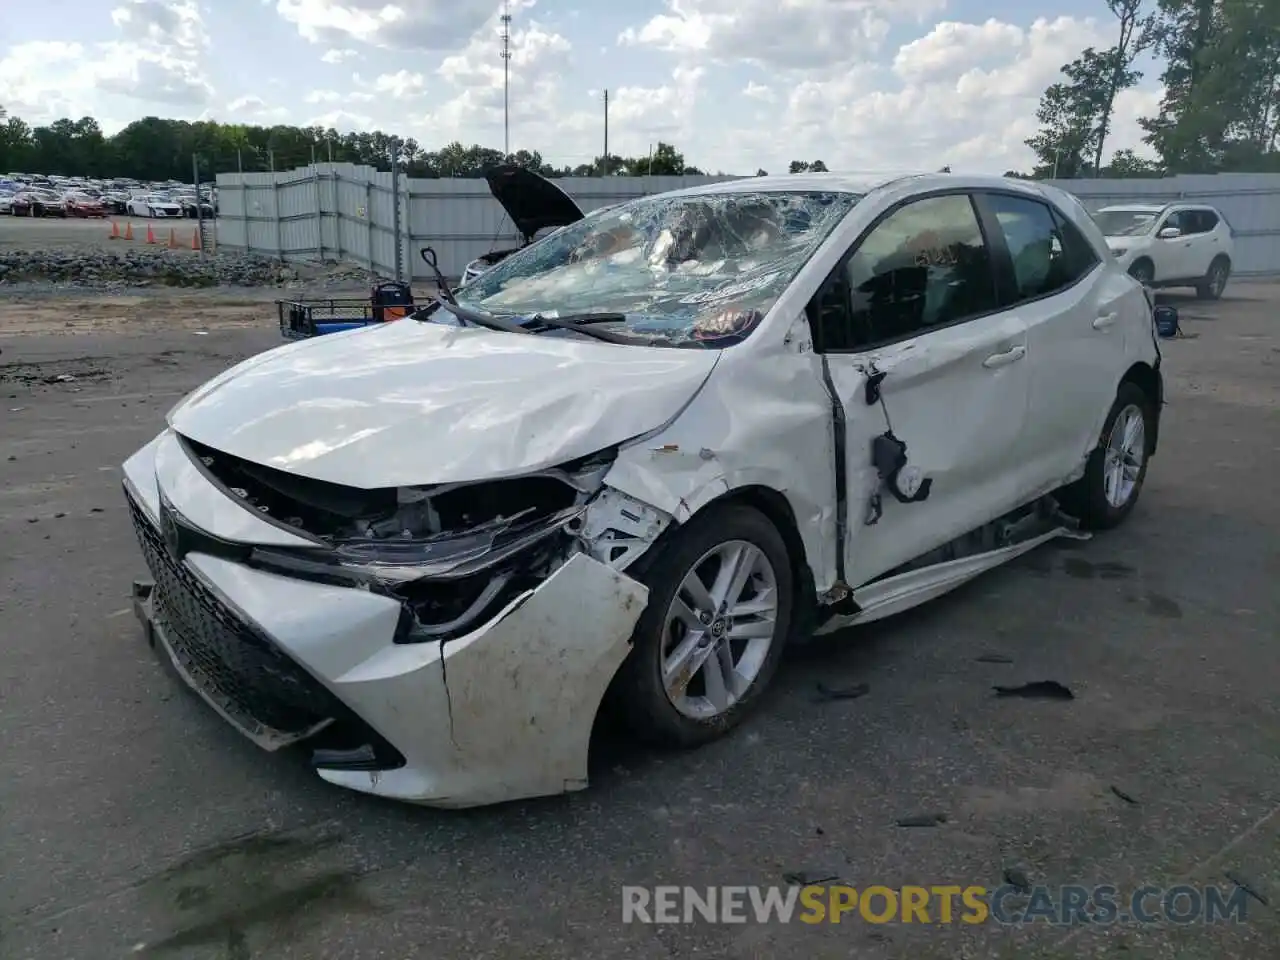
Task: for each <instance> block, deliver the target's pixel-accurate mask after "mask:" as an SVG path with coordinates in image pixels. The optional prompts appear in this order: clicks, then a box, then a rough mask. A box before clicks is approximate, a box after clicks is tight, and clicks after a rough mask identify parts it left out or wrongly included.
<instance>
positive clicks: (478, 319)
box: [414, 247, 532, 333]
mask: <svg viewBox="0 0 1280 960" xmlns="http://www.w3.org/2000/svg"><path fill="white" fill-rule="evenodd" d="M418 253H419V254H421V256H422V259H423V261H424V262H425V263H426V265H427V266H428V267H430V268H431V272H432V273H434V274H435V277H436V287H437V289H438V290H439V292H438V293H437V295H436V296H435V297H434V298H433V299H432V301H431V302H432V303H434V304H435V305H436V307H437V308H440V307H443V308H444V309H445V310H448V311H449V312H450V313H452V314H453V315H454V316H455V317H457V318H458V320H459V321H461V322H462V324H463V325H466V324H468V323H474V324H475V325H476V326H477V327H488V328H489V329H490V330H502V331H504V332H505V333H532V331H531V330H526V329H525V328H524V327H522V326H521V325H520V324H518V323H512V322H511V321H509V320H504V319H502V318H501V317H495V316H494V315H493V314H491V313H485V312H484V311H482V310H473V309H471V308H470V307H464V306H462V305H461V304H460V303H458V298H457V297H455V296H454V295H453V290H452V289H450V287H449V281H447V280H446V279H445V278H444V274H443V273H441V272H440V267H439V266H437V264H436V252H435V251H434V250H433V249H431V248H430V247H423V248H422V249H421V250H419V251H418ZM414 316H417V313H416V312H415V313H414Z"/></svg>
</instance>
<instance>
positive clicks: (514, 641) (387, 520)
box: [124, 174, 1165, 806]
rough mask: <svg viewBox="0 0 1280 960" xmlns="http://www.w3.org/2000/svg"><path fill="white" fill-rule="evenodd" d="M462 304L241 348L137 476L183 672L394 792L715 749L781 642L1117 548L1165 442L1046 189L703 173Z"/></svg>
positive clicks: (1150, 340)
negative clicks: (592, 745) (624, 744)
mask: <svg viewBox="0 0 1280 960" xmlns="http://www.w3.org/2000/svg"><path fill="white" fill-rule="evenodd" d="M444 297H445V298H444V300H442V301H436V302H435V303H433V304H432V305H430V306H428V307H427V308H425V309H424V310H422V311H420V312H419V313H417V314H415V315H413V316H411V317H409V318H406V319H404V320H400V321H396V322H393V323H388V324H380V325H377V326H374V327H369V328H365V329H363V330H358V331H352V332H349V333H340V334H335V335H331V336H327V337H318V338H316V339H313V340H307V341H303V342H299V343H294V344H289V345H286V346H282V347H279V348H277V349H274V350H270V351H268V352H266V353H263V354H261V355H259V356H256V357H253V358H251V359H249V360H247V361H245V362H243V363H241V364H240V365H238V366H236V367H234V368H232V369H231V370H228V371H227V372H225V373H223V374H221V375H220V376H218V377H216V378H214V379H213V380H212V381H210V382H209V383H207V384H205V385H204V386H203V387H201V388H199V389H197V390H196V391H194V392H193V393H192V394H190V395H189V396H188V397H186V398H185V399H184V400H183V401H182V402H180V403H179V404H178V405H177V406H176V407H175V408H174V409H173V410H172V412H171V413H170V414H169V417H168V424H167V426H166V427H165V429H164V430H163V432H162V433H160V435H159V436H157V437H156V438H155V439H154V440H153V441H151V442H150V443H148V444H147V445H146V446H145V447H143V448H142V449H141V450H140V451H138V452H137V453H136V454H135V455H134V456H133V457H131V458H130V459H129V460H128V461H127V462H126V464H125V466H124V472H125V490H126V494H127V498H128V502H129V505H130V508H131V510H132V515H133V518H134V522H135V524H136V528H137V533H138V538H139V541H140V543H141V546H142V552H143V554H144V556H145V559H146V563H147V565H148V567H149V568H150V574H151V575H150V578H149V579H147V580H140V581H138V582H137V583H136V584H135V587H134V598H135V608H136V610H137V612H138V614H139V616H140V618H141V620H142V622H143V623H144V625H145V629H146V633H147V636H148V638H149V640H150V641H151V643H152V644H153V646H154V647H155V648H156V649H157V650H158V651H160V652H161V653H162V654H163V656H162V659H163V660H164V661H165V662H166V663H170V664H172V665H173V666H174V667H175V668H176V671H177V673H178V674H179V675H180V676H181V678H182V679H183V680H185V682H186V683H187V684H189V685H190V686H191V687H192V688H194V689H195V690H196V691H197V692H198V693H199V694H200V695H201V696H202V697H203V698H204V699H205V700H206V701H207V702H208V703H209V704H210V705H211V706H212V708H213V709H214V710H216V711H217V712H218V713H220V714H221V715H222V716H223V717H224V718H225V719H226V720H228V721H230V722H231V723H232V724H234V725H235V726H236V727H238V728H239V729H240V730H241V731H243V732H244V733H245V734H247V735H248V736H249V737H251V738H252V739H253V740H254V741H256V742H257V743H258V744H260V745H261V746H263V747H265V748H267V749H274V748H278V747H280V746H283V745H285V744H289V743H294V742H297V741H302V740H307V741H309V743H310V745H311V747H312V753H311V762H312V764H313V765H314V767H315V769H316V770H317V772H318V773H319V775H320V776H322V777H324V778H325V779H326V780H329V781H331V782H333V783H336V784H340V785H343V786H346V787H350V788H353V789H356V790H361V791H365V792H368V793H373V794H378V795H382V796H386V797H393V798H397V799H401V800H408V801H415V802H421V803H427V804H433V805H438V806H470V805H478V804H485V803H492V802H498V801H504V800H511V799H516V798H521V797H529V796H536V795H546V794H554V793H559V792H562V791H567V790H575V789H579V788H581V787H584V786H585V785H586V782H587V751H588V744H589V741H590V736H591V731H592V725H593V722H594V721H595V719H596V717H597V713H598V712H599V710H600V709H601V707H602V704H609V705H611V706H613V707H616V708H617V710H618V712H619V716H621V717H622V718H624V719H625V721H626V722H627V723H629V724H630V725H631V726H632V727H633V728H634V729H635V731H636V733H637V734H638V735H640V736H644V737H647V738H651V739H655V740H659V741H664V742H667V743H673V744H677V745H694V744H698V743H702V742H704V741H708V740H710V739H713V738H715V737H718V736H720V735H722V734H724V733H725V732H726V731H728V730H729V729H730V728H732V727H733V726H734V725H735V724H736V723H737V722H738V721H740V720H741V719H742V718H743V717H745V716H746V715H747V714H749V713H750V711H751V710H752V708H753V706H754V705H755V704H756V703H757V701H758V699H759V697H760V695H761V693H762V692H763V691H764V689H765V688H766V686H767V685H768V684H769V682H770V679H771V677H772V676H773V675H774V672H775V669H776V667H777V665H778V662H779V657H780V656H781V655H782V652H783V649H784V647H785V646H786V644H787V642H788V641H789V640H790V639H792V638H804V637H807V636H809V635H811V634H812V633H814V632H815V631H817V632H825V631H830V630H834V629H836V628H838V627H841V626H844V625H846V624H853V623H860V622H864V621H869V620H873V619H876V618H878V617H882V616H885V615H887V614H891V613H895V612H897V611H900V610H903V609H906V608H908V607H911V606H913V605H915V604H918V603H920V602H922V601H924V600H927V599H929V598H931V597H935V596H937V595H939V594H942V593H944V592H946V591H947V590H950V589H952V588H953V587H955V586H957V585H958V584H960V583H962V582H964V581H965V580H968V579H970V578H971V577H973V576H975V575H977V574H979V573H980V572H982V571H983V570H986V569H989V568H991V567H994V566H996V565H998V564H1001V563H1003V562H1005V561H1007V560H1009V559H1011V558H1013V557H1015V556H1018V555H1019V554H1021V553H1024V552H1026V551H1028V550H1031V549H1033V548H1034V547H1035V546H1037V545H1038V544H1040V543H1042V542H1044V541H1046V540H1048V539H1051V538H1053V537H1060V536H1073V537H1087V536H1089V533H1087V532H1086V531H1087V530H1089V529H1101V528H1107V527H1112V526H1115V525H1116V524H1118V523H1120V522H1121V521H1122V520H1123V519H1124V518H1125V517H1126V516H1127V515H1128V513H1129V512H1130V511H1131V510H1132V509H1133V507H1134V504H1135V502H1136V501H1137V499H1138V496H1139V492H1140V491H1141V489H1142V485H1143V480H1144V477H1145V475H1146V471H1147V467H1148V463H1149V461H1150V458H1151V456H1152V454H1154V452H1155V450H1156V441H1157V431H1158V427H1159V422H1160V411H1161V406H1162V402H1163V389H1162V380H1161V373H1160V354H1159V349H1158V345H1157V340H1156V335H1155V329H1154V322H1153V307H1152V304H1151V302H1150V301H1149V300H1148V299H1147V296H1146V294H1145V293H1144V290H1143V289H1142V287H1141V286H1140V285H1139V284H1138V283H1137V282H1135V281H1134V280H1133V278H1131V277H1129V276H1128V275H1127V274H1126V273H1125V272H1124V270H1123V269H1121V268H1120V267H1119V266H1118V265H1117V264H1116V263H1115V261H1114V259H1113V258H1112V257H1110V256H1109V255H1108V254H1107V247H1106V243H1105V241H1104V239H1103V236H1102V234H1101V232H1100V231H1099V230H1098V228H1097V226H1096V225H1095V224H1094V222H1093V221H1092V220H1091V219H1090V217H1089V215H1088V213H1086V211H1085V210H1084V209H1083V207H1081V205H1080V204H1079V203H1078V201H1076V200H1075V199H1073V198H1072V197H1071V196H1069V195H1068V194H1066V193H1063V192H1061V191H1058V190H1056V189H1053V188H1051V187H1048V186H1045V185H1041V184H1035V183H1028V182H1024V181H1010V180H1004V179H1000V178H982V177H968V176H961V175H955V174H950V175H946V174H938V175H933V174H931V175H907V176H902V177H897V178H884V179H881V180H874V181H867V180H861V179H852V178H846V177H842V176H837V175H830V174H827V175H797V176H788V177H781V178H773V179H770V178H752V179H744V180H740V181H734V182H729V183H718V184H715V185H711V186H702V187H695V188H692V189H686V190H682V191H678V192H674V193H668V194H663V195H659V196H650V197H644V198H640V199H636V200H633V201H629V202H627V203H624V204H621V205H618V206H615V207H612V208H610V209H608V210H603V211H597V212H595V213H592V214H588V215H587V216H586V217H584V218H583V219H582V220H580V221H579V222H577V223H574V224H570V225H568V226H566V227H564V228H563V229H561V230H559V231H558V232H556V233H555V234H553V235H552V236H551V237H549V238H547V239H545V240H542V241H540V242H538V243H535V244H533V245H531V246H529V247H526V248H524V249H522V250H518V251H516V252H514V253H511V254H510V255H509V256H507V257H505V258H503V259H502V261H501V262H500V263H498V264H496V265H495V266H493V268H492V269H491V270H488V271H486V272H485V273H484V274H483V275H482V276H479V277H477V278H475V279H474V280H473V281H472V282H471V283H469V284H468V285H467V286H466V287H465V288H464V289H462V290H459V291H458V292H457V294H456V296H454V295H451V294H449V293H448V292H447V291H446V293H445V295H444ZM1161 309H1165V308H1161Z"/></svg>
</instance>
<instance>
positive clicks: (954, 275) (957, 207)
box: [817, 194, 997, 350]
mask: <svg viewBox="0 0 1280 960" xmlns="http://www.w3.org/2000/svg"><path fill="white" fill-rule="evenodd" d="M839 279H840V280H842V281H843V282H841V283H838V284H836V285H834V286H832V287H830V288H828V290H827V291H825V292H824V293H823V294H822V295H820V298H819V302H818V304H817V308H818V322H819V324H820V325H821V328H822V336H821V340H822V344H823V348H824V349H827V350H850V349H857V348H859V347H863V346H866V345H868V344H872V343H883V342H885V341H888V340H898V339H902V338H904V337H910V336H913V335H915V334H918V333H923V332H926V331H928V330H929V329H931V328H933V327H938V326H942V325H945V324H950V323H955V322H956V321H959V320H963V319H965V318H966V317H970V316H974V315H977V314H980V313H987V312H990V311H992V310H994V309H996V307H997V299H996V293H995V284H994V281H993V279H992V273H991V260H990V256H989V255H988V252H987V248H986V245H985V244H984V243H983V240H982V231H981V230H980V229H979V227H978V218H977V215H976V214H975V213H974V210H973V204H972V201H971V200H970V199H969V197H968V196H965V195H960V194H956V195H950V196H945V197H930V198H928V199H925V200H918V201H916V202H914V203H910V204H907V205H906V206H904V207H901V208H900V209H898V210H896V211H894V212H893V213H891V214H890V215H889V216H888V217H886V218H885V219H884V220H883V221H881V222H880V223H879V224H878V225H876V226H875V227H874V228H873V229H872V231H871V232H870V233H869V234H867V236H866V237H865V238H864V239H863V241H862V243H861V244H860V245H859V246H858V248H857V249H856V250H855V251H854V253H853V256H851V257H850V258H849V260H848V262H847V266H846V269H845V275H844V276H843V277H841V278H839ZM833 297H834V298H839V299H840V300H841V301H844V302H839V303H837V302H834V301H833V299H832V298H833ZM846 297H847V300H845V298H846Z"/></svg>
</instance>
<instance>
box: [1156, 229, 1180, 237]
mask: <svg viewBox="0 0 1280 960" xmlns="http://www.w3.org/2000/svg"><path fill="white" fill-rule="evenodd" d="M1156 236H1157V237H1159V238H1160V239H1161V240H1177V239H1178V238H1179V237H1180V236H1182V231H1181V230H1179V229H1178V228H1177V227H1162V228H1161V230H1160V232H1159V233H1157V234H1156Z"/></svg>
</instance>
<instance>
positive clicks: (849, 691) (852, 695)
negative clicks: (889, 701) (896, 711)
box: [814, 681, 871, 703]
mask: <svg viewBox="0 0 1280 960" xmlns="http://www.w3.org/2000/svg"><path fill="white" fill-rule="evenodd" d="M817 690H818V695H817V696H816V697H814V700H815V701H817V702H819V703H824V702H826V701H829V700H857V699H858V698H859V697H865V696H866V695H867V694H868V693H870V692H871V687H870V686H868V685H867V684H865V683H855V684H854V685H853V686H851V687H828V686H827V685H826V684H825V683H823V682H822V681H818V683H817Z"/></svg>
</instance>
